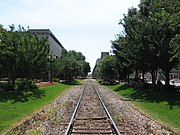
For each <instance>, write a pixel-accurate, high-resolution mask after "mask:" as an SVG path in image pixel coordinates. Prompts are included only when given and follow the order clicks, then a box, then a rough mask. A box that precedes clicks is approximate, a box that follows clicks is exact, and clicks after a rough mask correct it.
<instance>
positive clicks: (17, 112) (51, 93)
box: [0, 83, 74, 134]
mask: <svg viewBox="0 0 180 135" xmlns="http://www.w3.org/2000/svg"><path fill="white" fill-rule="evenodd" d="M72 86H74V85H66V84H62V83H60V84H55V85H50V86H45V87H39V89H37V90H36V91H28V92H27V91H26V92H23V93H22V92H21V93H20V94H18V93H16V94H15V93H1V95H0V134H1V133H3V132H4V131H5V130H7V129H8V128H10V127H12V126H13V125H16V124H17V123H18V122H20V121H21V120H22V119H23V118H24V117H27V116H29V115H30V114H32V113H33V112H34V111H36V110H38V109H40V108H42V107H43V106H45V105H46V104H48V103H50V102H52V101H53V100H54V99H56V98H57V97H58V96H60V95H61V94H62V93H63V92H64V91H66V90H67V89H69V88H71V87H72Z"/></svg>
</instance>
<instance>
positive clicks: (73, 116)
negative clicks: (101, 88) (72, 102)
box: [64, 84, 87, 135]
mask: <svg viewBox="0 0 180 135" xmlns="http://www.w3.org/2000/svg"><path fill="white" fill-rule="evenodd" d="M86 86H87V84H86V85H85V86H84V89H83V92H82V94H81V96H80V98H79V100H78V103H77V105H76V108H75V110H74V112H73V115H72V117H71V120H70V122H69V125H68V127H67V130H66V132H65V134H64V135H68V134H69V132H70V129H71V127H72V124H73V119H74V118H75V115H76V113H77V110H78V108H79V106H80V103H81V100H82V96H83V95H84V91H85V88H86Z"/></svg>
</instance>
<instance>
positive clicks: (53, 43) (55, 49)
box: [29, 29, 64, 58]
mask: <svg viewBox="0 0 180 135" xmlns="http://www.w3.org/2000/svg"><path fill="white" fill-rule="evenodd" d="M29 31H30V32H31V33H32V34H35V35H37V36H38V37H46V36H47V37H48V41H49V45H50V50H51V52H52V53H53V54H54V55H55V56H56V57H57V58H60V57H61V53H62V49H63V48H64V47H63V46H62V44H61V43H60V42H59V40H58V39H57V38H56V37H55V36H54V35H53V33H52V32H51V31H50V30H49V29H30V30H29Z"/></svg>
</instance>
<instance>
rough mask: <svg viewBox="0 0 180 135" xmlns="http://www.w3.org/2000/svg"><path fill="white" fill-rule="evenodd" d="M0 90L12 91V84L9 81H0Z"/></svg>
mask: <svg viewBox="0 0 180 135" xmlns="http://www.w3.org/2000/svg"><path fill="white" fill-rule="evenodd" d="M0 91H6V92H10V91H14V85H13V84H9V83H0Z"/></svg>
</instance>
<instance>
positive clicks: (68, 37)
mask: <svg viewBox="0 0 180 135" xmlns="http://www.w3.org/2000/svg"><path fill="white" fill-rule="evenodd" d="M139 3H140V0H1V2H0V16H1V18H0V24H1V25H3V26H4V28H8V26H9V25H11V24H14V25H15V26H16V27H18V25H21V26H23V27H25V28H27V27H29V28H30V29H50V30H51V32H52V33H53V34H54V35H55V37H56V38H57V39H58V40H59V41H60V42H61V44H62V45H63V46H64V48H65V49H66V50H75V51H77V52H82V53H83V55H84V56H85V57H86V61H87V62H89V63H90V66H91V70H93V68H94V66H95V63H96V60H97V58H100V56H101V52H110V50H112V49H111V42H110V41H112V40H115V39H116V35H117V34H119V33H120V32H121V31H122V27H121V26H120V25H118V23H119V21H120V19H122V18H123V14H126V13H127V11H128V8H131V7H137V6H138V4H139Z"/></svg>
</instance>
